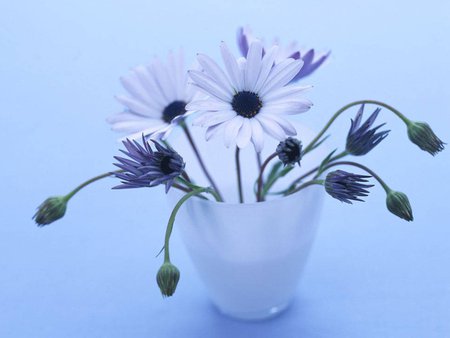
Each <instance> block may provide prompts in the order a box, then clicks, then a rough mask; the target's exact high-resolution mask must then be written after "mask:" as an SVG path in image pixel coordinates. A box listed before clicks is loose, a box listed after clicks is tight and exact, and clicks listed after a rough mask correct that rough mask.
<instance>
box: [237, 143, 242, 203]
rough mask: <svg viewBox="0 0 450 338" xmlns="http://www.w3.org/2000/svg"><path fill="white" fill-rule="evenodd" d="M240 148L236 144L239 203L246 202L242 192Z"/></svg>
mask: <svg viewBox="0 0 450 338" xmlns="http://www.w3.org/2000/svg"><path fill="white" fill-rule="evenodd" d="M239 153H240V149H239V147H237V146H236V153H235V160H236V175H237V184H238V193H239V203H244V194H243V192H242V177H241V160H240V158H239Z"/></svg>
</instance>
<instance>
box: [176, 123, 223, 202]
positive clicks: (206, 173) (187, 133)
mask: <svg viewBox="0 0 450 338" xmlns="http://www.w3.org/2000/svg"><path fill="white" fill-rule="evenodd" d="M181 128H182V129H183V131H184V133H185V134H186V137H187V139H188V141H189V144H190V145H191V147H192V150H193V151H194V154H195V156H196V157H197V160H198V163H199V164H200V167H201V168H202V170H203V172H204V174H205V176H206V178H207V179H208V181H209V183H210V184H211V186H212V187H213V188H214V190H215V191H216V192H217V194H218V195H219V196H220V199H221V200H222V201H223V197H222V194H221V193H220V191H219V189H218V188H217V184H216V182H214V180H213V178H212V176H211V174H210V173H209V171H208V169H207V168H206V165H205V163H204V162H203V159H202V157H201V155H200V152H199V151H198V149H197V146H196V145H195V142H194V139H193V138H192V135H191V133H190V131H189V128H188V127H187V125H186V124H185V123H182V124H181Z"/></svg>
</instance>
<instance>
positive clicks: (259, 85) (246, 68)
mask: <svg viewBox="0 0 450 338" xmlns="http://www.w3.org/2000/svg"><path fill="white" fill-rule="evenodd" d="M277 49H278V48H277V47H276V46H273V47H272V48H270V49H269V50H267V51H266V52H265V53H264V55H263V46H262V44H261V42H260V41H254V42H252V43H251V44H250V47H249V50H248V54H247V58H246V59H244V58H241V59H239V60H237V59H236V58H235V57H234V56H233V55H232V54H231V52H230V51H229V49H228V48H227V46H226V45H225V43H222V45H221V52H222V58H223V61H224V63H225V67H226V70H227V74H226V73H225V72H224V71H223V70H222V69H221V68H220V67H219V66H218V65H217V63H216V62H214V61H213V60H212V59H211V58H209V57H208V56H206V55H203V54H199V55H198V62H199V63H200V65H201V67H202V68H203V71H197V70H190V71H189V75H190V77H191V79H192V80H193V81H194V82H193V84H194V85H195V86H197V87H198V88H199V89H200V90H202V91H203V92H205V93H206V94H207V95H209V97H208V98H207V99H202V100H193V101H192V102H191V103H189V104H188V105H187V106H186V109H187V110H188V111H199V112H201V115H200V116H199V117H198V118H196V119H195V120H194V125H200V126H203V127H207V130H206V139H207V140H209V139H210V138H211V137H212V136H213V135H215V134H217V133H219V132H222V133H223V135H224V143H225V146H227V147H229V146H230V145H231V144H232V143H233V144H234V143H235V144H236V145H237V146H238V147H239V148H244V147H246V146H247V145H248V144H249V143H250V142H252V143H253V145H254V147H255V150H256V151H257V152H260V151H261V150H262V148H263V145H264V132H266V133H267V134H269V135H271V136H272V137H274V138H275V139H277V140H279V141H282V140H284V139H285V138H286V137H288V136H294V135H296V134H297V133H296V130H295V128H294V127H293V125H292V124H291V123H290V122H289V121H287V119H286V116H287V115H294V114H299V113H303V112H306V111H307V110H309V108H310V107H311V106H312V103H311V102H310V101H308V100H306V99H304V98H302V97H300V94H301V93H302V92H303V91H304V90H305V89H307V88H310V86H298V85H288V84H289V82H290V81H291V80H292V79H293V78H294V77H295V75H296V74H297V73H298V72H299V70H300V69H301V68H302V65H303V61H302V60H294V59H285V60H284V61H281V62H279V63H278V64H276V65H274V61H275V58H276V55H277Z"/></svg>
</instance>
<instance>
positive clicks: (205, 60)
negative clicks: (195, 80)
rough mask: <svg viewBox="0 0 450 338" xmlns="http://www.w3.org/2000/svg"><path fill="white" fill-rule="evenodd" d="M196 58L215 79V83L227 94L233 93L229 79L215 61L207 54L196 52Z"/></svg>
mask: <svg viewBox="0 0 450 338" xmlns="http://www.w3.org/2000/svg"><path fill="white" fill-rule="evenodd" d="M197 60H198V62H199V63H200V65H201V66H202V67H203V69H204V70H205V72H206V73H208V75H209V76H210V77H211V78H213V79H214V80H216V82H217V84H218V85H220V87H222V89H223V90H225V91H226V92H227V93H228V95H230V96H232V95H233V87H232V86H231V83H230V80H229V79H228V77H227V76H226V74H225V73H224V72H223V70H222V69H220V67H219V66H218V65H217V63H215V62H214V61H213V60H212V59H211V58H210V57H209V56H206V55H204V54H198V55H197Z"/></svg>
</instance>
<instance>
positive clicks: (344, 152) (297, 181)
mask: <svg viewBox="0 0 450 338" xmlns="http://www.w3.org/2000/svg"><path fill="white" fill-rule="evenodd" d="M347 155H348V152H347V151H346V150H344V151H343V152H341V153H339V154H337V155H336V156H334V157H332V158H331V159H330V163H331V162H333V161H336V160H338V159H340V158H342V157H345V156H347ZM319 169H320V165H318V166H317V167H315V168H313V169H311V170H310V171H308V172H306V173H305V174H303V175H302V176H300V177H298V178H296V179H295V180H294V181H293V182H292V184H291V186H295V185H296V184H298V183H300V182H301V181H302V180H303V179H305V178H306V177H308V176H310V175H312V174H314V173H315V172H316V171H318V170H319ZM318 175H319V173H318V174H316V176H314V179H316V178H317V177H319V176H318Z"/></svg>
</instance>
